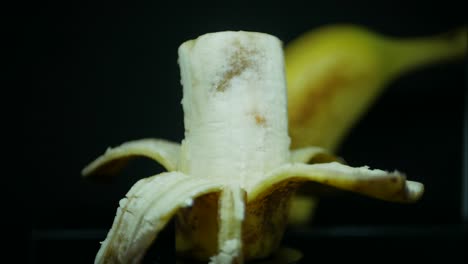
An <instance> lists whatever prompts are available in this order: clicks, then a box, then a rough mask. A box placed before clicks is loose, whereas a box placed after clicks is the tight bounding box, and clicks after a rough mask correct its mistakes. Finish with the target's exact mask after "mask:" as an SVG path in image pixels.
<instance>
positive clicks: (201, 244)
mask: <svg viewBox="0 0 468 264" xmlns="http://www.w3.org/2000/svg"><path fill="white" fill-rule="evenodd" d="M179 65H180V68H181V75H182V85H183V99H182V106H183V109H184V126H185V138H184V140H183V141H182V142H181V144H178V143H175V142H169V141H165V140H161V139H142V140H135V141H131V142H127V143H124V144H122V145H121V146H118V147H115V148H110V149H108V150H107V151H106V152H105V153H104V154H103V155H102V156H100V157H98V158H97V159H96V160H95V161H93V162H91V163H90V164H89V165H88V166H86V167H85V168H84V169H83V171H82V174H83V175H84V176H85V177H91V176H102V175H106V174H114V173H116V172H117V171H118V169H120V168H121V167H122V166H123V165H124V164H125V162H127V161H128V160H130V159H132V158H136V157H147V158H150V159H153V160H155V161H157V162H159V163H161V164H162V165H163V166H164V167H165V168H166V169H167V170H168V172H165V173H161V174H158V175H155V176H152V177H148V178H144V179H142V180H140V181H138V182H137V183H135V185H134V186H133V187H132V188H131V189H130V191H129V192H128V193H127V194H126V196H125V197H124V198H123V199H122V200H121V201H120V202H119V207H118V209H117V213H116V217H115V219H114V222H113V224H112V227H111V229H110V231H109V233H108V234H107V237H106V239H105V240H104V241H103V242H102V244H101V247H100V249H99V252H98V254H97V256H96V259H95V263H138V262H140V261H141V260H142V259H143V257H144V255H145V252H146V251H147V249H148V248H149V246H150V245H151V243H152V242H153V241H154V239H156V237H157V235H158V232H159V231H160V230H161V229H162V228H164V226H165V225H166V224H167V222H168V221H169V220H170V219H171V218H172V217H175V218H176V219H175V220H176V251H177V253H178V255H179V256H180V257H181V258H185V259H191V260H198V261H205V262H207V261H209V262H210V263H243V262H245V261H249V260H254V259H264V258H266V257H268V256H270V255H272V254H273V252H275V251H276V250H277V249H278V248H279V246H280V242H281V239H282V236H283V233H284V231H285V228H286V226H287V217H288V212H289V207H290V203H291V200H292V197H293V194H294V193H295V191H296V190H297V189H298V188H299V187H300V186H301V185H302V184H304V183H306V182H311V181H312V182H316V183H318V184H321V185H326V186H332V187H335V188H339V189H343V190H347V191H352V192H356V193H359V194H362V195H367V196H369V197H374V198H376V199H383V200H388V201H394V202H415V201H417V200H418V199H419V198H420V197H421V195H422V193H423V190H424V186H423V185H422V184H421V183H418V182H413V181H408V180H406V176H405V175H404V174H403V173H401V172H398V171H395V172H387V171H382V170H378V169H370V168H368V167H366V166H363V167H357V168H355V167H350V166H347V165H345V164H342V163H340V162H337V161H336V160H338V161H339V159H337V158H335V157H333V156H332V155H330V154H328V153H327V152H326V151H324V150H323V149H321V148H317V147H305V148H302V149H297V150H290V142H291V141H290V138H289V135H288V114H287V95H286V77H285V73H284V58H283V49H282V44H281V41H280V40H278V39H277V38H276V37H274V36H271V35H267V34H263V33H255V32H244V31H240V32H230V31H228V32H218V33H211V34H205V35H203V36H200V37H198V38H197V39H195V40H191V41H187V42H185V43H183V44H182V45H181V46H180V47H179ZM313 160H317V161H320V162H321V163H316V164H308V163H307V162H309V161H313Z"/></svg>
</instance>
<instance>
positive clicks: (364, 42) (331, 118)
mask: <svg viewBox="0 0 468 264" xmlns="http://www.w3.org/2000/svg"><path fill="white" fill-rule="evenodd" d="M466 36H467V32H466V28H465V27H463V28H459V29H457V30H454V31H452V32H448V33H445V34H440V35H435V36H429V37H419V38H392V37H387V36H383V35H380V34H377V33H376V32H372V31H370V30H368V29H366V28H364V27H360V26H357V25H329V26H324V27H321V28H317V29H314V30H312V31H310V32H307V33H305V34H303V35H301V36H299V37H298V38H297V39H295V40H293V41H292V42H290V43H289V44H288V45H286V49H285V57H286V75H287V76H286V77H287V83H288V85H287V87H288V114H289V134H290V136H291V140H292V144H291V147H292V148H300V147H305V146H319V147H323V148H325V149H328V150H329V151H331V152H334V151H335V150H336V148H337V147H338V146H339V144H340V142H341V141H342V140H343V138H344V136H346V134H347V132H348V131H349V130H350V129H351V128H352V126H353V124H354V123H355V122H356V121H357V120H359V118H360V117H361V116H362V114H363V113H364V112H365V111H366V110H367V109H368V108H369V106H370V105H371V104H372V102H374V101H375V100H376V98H377V97H378V95H379V94H380V93H381V92H382V90H383V89H384V88H385V87H386V86H387V84H388V83H389V81H391V80H394V79H396V78H397V77H399V76H400V75H401V74H403V73H406V72H408V71H410V70H413V69H416V68H418V67H421V66H424V65H428V64H431V63H436V62H440V61H443V60H449V59H456V58H461V57H463V56H464V54H466V40H467V37H466Z"/></svg>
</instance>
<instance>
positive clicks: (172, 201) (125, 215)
mask: <svg viewBox="0 0 468 264" xmlns="http://www.w3.org/2000/svg"><path fill="white" fill-rule="evenodd" d="M220 190H221V185H220V184H219V183H216V182H209V181H205V180H204V179H200V178H194V177H189V176H187V175H184V174H182V173H180V172H168V173H163V174H161V175H158V176H152V177H149V178H144V179H142V180H140V181H138V182H137V183H136V184H135V185H134V186H133V187H132V188H131V189H130V191H129V192H128V193H127V195H126V197H125V198H123V199H122V200H121V201H120V202H119V208H118V209H117V215H116V217H115V219H114V223H113V224H112V228H111V230H110V231H109V233H108V235H107V238H106V240H104V242H102V245H101V248H100V250H99V252H98V254H97V256H96V260H95V262H96V263H139V262H140V261H141V259H142V258H143V256H144V254H145V253H146V250H147V249H148V247H149V246H150V245H151V243H152V242H153V240H154V239H155V238H156V237H157V234H158V232H159V231H160V230H161V229H162V228H163V227H164V226H165V225H166V224H167V222H168V221H169V220H170V219H171V218H172V216H173V215H174V214H175V213H176V212H177V210H178V209H179V208H181V207H186V206H190V205H191V203H192V201H193V199H195V198H196V197H198V196H201V195H203V194H206V193H209V192H215V191H220Z"/></svg>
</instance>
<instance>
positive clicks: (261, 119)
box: [255, 113, 266, 127]
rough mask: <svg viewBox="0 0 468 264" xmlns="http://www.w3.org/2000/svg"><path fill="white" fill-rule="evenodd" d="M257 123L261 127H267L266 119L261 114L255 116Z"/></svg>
mask: <svg viewBox="0 0 468 264" xmlns="http://www.w3.org/2000/svg"><path fill="white" fill-rule="evenodd" d="M255 123H256V124H257V125H259V126H263V127H264V126H265V125H266V118H265V117H264V116H262V115H260V114H258V113H257V114H255Z"/></svg>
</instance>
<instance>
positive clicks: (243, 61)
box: [216, 40, 256, 92]
mask: <svg viewBox="0 0 468 264" xmlns="http://www.w3.org/2000/svg"><path fill="white" fill-rule="evenodd" d="M232 47H234V48H235V49H236V51H235V52H234V54H233V55H232V56H231V57H230V58H229V60H230V63H229V66H230V68H231V69H230V70H228V71H226V72H225V73H224V75H223V78H222V80H221V81H220V82H219V83H218V85H217V86H216V91H218V92H224V91H226V88H227V87H228V86H229V83H230V82H231V80H232V79H233V78H234V77H236V76H239V75H241V74H242V72H244V71H245V70H246V69H247V68H252V67H253V66H254V65H255V64H254V60H253V59H252V55H253V54H254V53H255V52H256V51H255V50H251V49H247V48H245V47H244V46H242V44H241V43H240V42H239V41H238V40H235V41H234V42H233V43H232Z"/></svg>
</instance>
